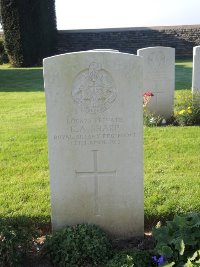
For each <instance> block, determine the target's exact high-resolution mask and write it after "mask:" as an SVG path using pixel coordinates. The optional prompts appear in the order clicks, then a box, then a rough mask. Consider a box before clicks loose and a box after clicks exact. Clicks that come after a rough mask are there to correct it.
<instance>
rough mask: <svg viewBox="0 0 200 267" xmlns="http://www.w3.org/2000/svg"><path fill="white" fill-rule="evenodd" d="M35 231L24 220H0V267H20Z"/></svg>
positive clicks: (28, 222)
mask: <svg viewBox="0 0 200 267" xmlns="http://www.w3.org/2000/svg"><path fill="white" fill-rule="evenodd" d="M34 236H36V231H35V230H34V228H33V227H32V225H31V224H30V221H27V220H26V219H25V218H23V217H22V218H13V219H12V220H8V221H7V220H5V219H4V220H3V219H1V220H0V266H1V267H16V266H21V263H22V260H23V256H24V255H25V253H26V252H27V251H28V249H29V248H30V246H31V245H32V240H33V237H34Z"/></svg>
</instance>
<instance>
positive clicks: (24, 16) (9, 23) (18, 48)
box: [0, 0, 56, 67]
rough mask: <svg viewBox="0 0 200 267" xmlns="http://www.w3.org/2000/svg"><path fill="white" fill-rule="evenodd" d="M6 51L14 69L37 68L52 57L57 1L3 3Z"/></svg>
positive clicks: (23, 0)
mask: <svg viewBox="0 0 200 267" xmlns="http://www.w3.org/2000/svg"><path fill="white" fill-rule="evenodd" d="M0 5H1V16H2V26H3V30H4V36H5V47H6V52H7V54H8V57H9V60H10V63H11V64H12V65H13V66H16V67H20V66H23V67H25V66H34V65H38V64H41V63H42V59H43V58H44V57H47V56H50V55H53V54H54V52H55V45H56V17H55V0H42V1H39V0H34V1H33V0H9V1H8V0H0Z"/></svg>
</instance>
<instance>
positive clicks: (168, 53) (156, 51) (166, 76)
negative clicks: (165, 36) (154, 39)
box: [137, 46, 175, 119]
mask: <svg viewBox="0 0 200 267" xmlns="http://www.w3.org/2000/svg"><path fill="white" fill-rule="evenodd" d="M137 54H138V55H139V56H142V57H143V59H144V92H147V91H151V92H152V93H153V94H154V96H153V97H152V98H151V100H150V102H149V103H148V105H147V109H148V110H149V111H150V112H151V113H152V114H153V115H161V116H162V117H164V118H165V119H168V118H170V117H171V116H172V114H173V102H174V87H175V49H174V48H171V47H161V46H158V47H147V48H143V49H139V50H138V51H137Z"/></svg>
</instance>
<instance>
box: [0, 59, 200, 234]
mask: <svg viewBox="0 0 200 267" xmlns="http://www.w3.org/2000/svg"><path fill="white" fill-rule="evenodd" d="M191 77H192V61H191V60H184V61H183V60H179V61H177V62H176V92H175V104H176V105H177V104H178V102H177V101H180V99H181V97H182V96H183V95H187V94H189V93H190V91H191ZM0 81H1V82H0V103H1V104H0V114H1V115H0V122H1V127H0V183H1V188H0V218H1V219H3V220H4V221H5V222H10V221H11V220H12V221H13V222H14V223H16V222H17V224H18V225H19V227H20V225H21V226H22V228H23V225H24V224H29V225H34V227H35V228H39V229H40V231H41V233H40V234H41V235H44V234H46V233H49V232H50V192H49V191H50V189H49V170H48V152H47V133H46V132H47V130H46V112H45V96H44V90H43V78H42V69H41V68H30V69H27V68H26V69H14V68H10V67H9V66H8V65H3V66H0ZM199 148H200V126H187V127H181V126H180V127H177V126H171V125H169V126H163V127H144V193H145V199H144V203H145V206H144V209H145V230H146V231H147V232H148V231H150V229H151V228H152V226H154V225H155V224H156V223H157V222H158V221H159V220H160V221H166V220H167V219H171V218H172V217H173V216H174V215H175V214H185V213H187V212H191V211H196V212H200V205H199V203H200V167H199V166H200V153H199ZM32 223H33V224H32Z"/></svg>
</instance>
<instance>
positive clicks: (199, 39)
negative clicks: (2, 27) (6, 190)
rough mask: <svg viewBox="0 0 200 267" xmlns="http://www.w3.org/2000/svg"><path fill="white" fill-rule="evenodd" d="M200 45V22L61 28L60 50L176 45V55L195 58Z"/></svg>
mask: <svg viewBox="0 0 200 267" xmlns="http://www.w3.org/2000/svg"><path fill="white" fill-rule="evenodd" d="M197 45H200V25H187V26H165V27H164V26H163V27H145V28H144V27H143V28H117V29H101V30H71V31H70V30H68V31H58V47H57V48H58V53H59V54H60V53H66V52H75V51H83V50H88V49H100V48H104V49H117V50H119V51H120V52H127V53H133V54H136V53H137V49H139V48H145V47H151V46H169V47H174V48H176V58H192V51H193V47H194V46H197Z"/></svg>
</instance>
